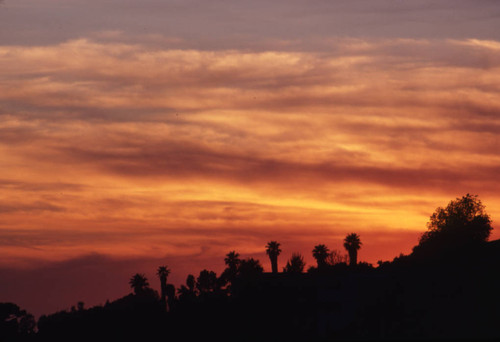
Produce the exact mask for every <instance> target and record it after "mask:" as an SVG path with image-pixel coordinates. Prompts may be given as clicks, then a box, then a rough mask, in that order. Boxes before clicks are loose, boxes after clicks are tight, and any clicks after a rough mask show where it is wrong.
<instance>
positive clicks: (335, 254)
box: [326, 249, 349, 266]
mask: <svg viewBox="0 0 500 342" xmlns="http://www.w3.org/2000/svg"><path fill="white" fill-rule="evenodd" d="M348 258H349V257H348V256H347V254H342V253H341V252H340V251H339V250H336V249H334V250H332V251H331V252H330V253H329V254H328V258H327V259H326V262H327V264H328V265H330V266H335V265H338V264H347V259H348Z"/></svg>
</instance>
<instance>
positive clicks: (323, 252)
mask: <svg viewBox="0 0 500 342" xmlns="http://www.w3.org/2000/svg"><path fill="white" fill-rule="evenodd" d="M329 252H330V250H329V249H328V247H326V246H325V245H323V244H320V245H317V246H314V249H313V251H312V254H313V257H314V259H316V262H317V264H318V269H324V268H325V266H326V265H327V263H326V259H327V258H328V254H329Z"/></svg>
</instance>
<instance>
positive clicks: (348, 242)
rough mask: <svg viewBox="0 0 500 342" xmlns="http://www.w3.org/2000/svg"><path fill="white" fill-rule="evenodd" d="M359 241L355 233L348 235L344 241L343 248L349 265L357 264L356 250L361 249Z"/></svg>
mask: <svg viewBox="0 0 500 342" xmlns="http://www.w3.org/2000/svg"><path fill="white" fill-rule="evenodd" d="M361 245H362V243H361V240H360V239H359V235H358V234H356V233H351V234H348V235H347V236H346V237H345V239H344V248H345V249H346V250H347V253H349V265H350V266H356V264H357V263H358V249H360V248H361Z"/></svg>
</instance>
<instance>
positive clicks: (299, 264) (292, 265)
mask: <svg viewBox="0 0 500 342" xmlns="http://www.w3.org/2000/svg"><path fill="white" fill-rule="evenodd" d="M305 266H306V263H305V262H304V257H303V256H302V255H301V254H300V253H292V257H291V258H290V260H288V262H287V263H286V266H285V267H284V268H283V272H285V273H302V272H304V267H305Z"/></svg>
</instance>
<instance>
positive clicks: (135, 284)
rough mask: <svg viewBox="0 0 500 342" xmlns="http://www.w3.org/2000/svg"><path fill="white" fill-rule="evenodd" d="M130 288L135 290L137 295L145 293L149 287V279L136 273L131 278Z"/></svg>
mask: <svg viewBox="0 0 500 342" xmlns="http://www.w3.org/2000/svg"><path fill="white" fill-rule="evenodd" d="M128 283H129V284H130V287H131V288H132V289H134V293H135V294H141V293H144V290H145V289H146V288H147V287H148V286H149V283H148V278H146V276H145V275H144V274H139V273H136V274H135V275H133V276H132V278H130V280H129V282H128Z"/></svg>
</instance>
